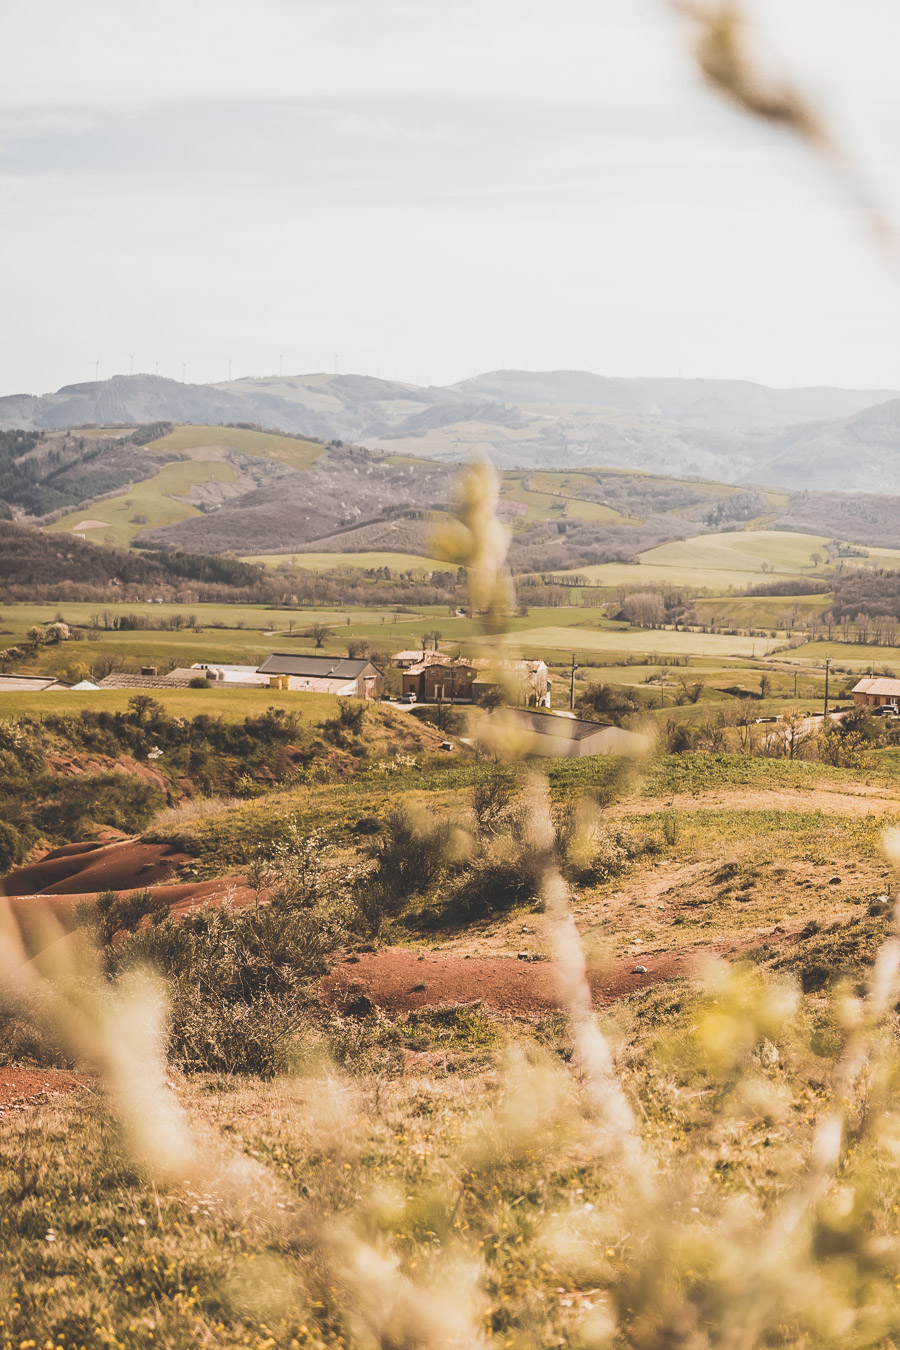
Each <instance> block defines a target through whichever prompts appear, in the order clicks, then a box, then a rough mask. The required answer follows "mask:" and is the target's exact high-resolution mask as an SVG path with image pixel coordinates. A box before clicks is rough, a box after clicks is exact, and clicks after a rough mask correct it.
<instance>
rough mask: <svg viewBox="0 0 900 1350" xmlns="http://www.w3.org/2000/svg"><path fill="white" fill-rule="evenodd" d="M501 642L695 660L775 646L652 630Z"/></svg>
mask: <svg viewBox="0 0 900 1350" xmlns="http://www.w3.org/2000/svg"><path fill="white" fill-rule="evenodd" d="M505 641H506V642H507V643H508V644H510V645H514V646H515V645H521V646H523V647H526V646H527V648H528V651H529V652H531V651H532V650H534V651H540V652H541V653H544V652H546V651H556V652H573V653H576V654H577V653H578V652H583V653H584V654H585V655H586V656H587V655H591V656H593V655H599V654H601V653H606V652H609V653H611V654H612V655H619V656H623V655H626V654H631V655H638V654H640V653H647V654H652V653H654V652H659V653H660V655H667V656H675V655H679V656H681V655H697V656H718V657H726V656H743V657H747V656H751V657H752V656H764V655H765V654H766V652H768V651H770V650H771V648H772V647H775V646H777V645H778V644H777V643H776V642H774V641H773V640H772V639H771V638H749V637H729V636H727V635H725V634H723V633H686V632H680V631H678V632H673V631H672V630H671V629H666V628H662V629H656V628H636V629H634V628H622V629H618V628H601V629H590V628H587V629H585V628H566V627H559V628H550V627H544V628H531V629H528V630H526V631H525V632H519V633H513V634H509V635H508V636H507V638H506V639H505Z"/></svg>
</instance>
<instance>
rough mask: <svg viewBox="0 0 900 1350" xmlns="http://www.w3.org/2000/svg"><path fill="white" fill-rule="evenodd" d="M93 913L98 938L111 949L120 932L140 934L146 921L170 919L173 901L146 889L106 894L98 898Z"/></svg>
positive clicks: (152, 922) (107, 892)
mask: <svg viewBox="0 0 900 1350" xmlns="http://www.w3.org/2000/svg"><path fill="white" fill-rule="evenodd" d="M93 912H94V916H95V917H94V922H95V925H96V928H97V936H98V938H99V940H100V941H101V942H102V943H103V944H104V946H109V945H110V944H111V943H112V941H113V938H114V937H115V936H116V934H117V933H135V932H137V930H138V928H140V927H141V926H142V924H143V920H144V919H147V920H149V923H150V924H151V925H152V924H158V923H162V921H163V919H167V918H168V916H169V902H168V900H165V899H163V898H162V897H161V896H153V895H151V894H150V891H149V890H146V889H145V890H141V891H133V892H132V893H131V894H130V895H128V894H126V893H124V892H120V891H104V892H103V893H102V894H101V895H98V896H97V900H96V903H95V905H94V911H93Z"/></svg>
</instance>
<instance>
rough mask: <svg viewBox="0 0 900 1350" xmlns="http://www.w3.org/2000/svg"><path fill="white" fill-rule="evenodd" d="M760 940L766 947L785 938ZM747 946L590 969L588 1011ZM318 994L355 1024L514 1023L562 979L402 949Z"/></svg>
mask: <svg viewBox="0 0 900 1350" xmlns="http://www.w3.org/2000/svg"><path fill="white" fill-rule="evenodd" d="M766 936H767V937H768V938H769V939H770V940H771V939H772V938H774V937H782V936H783V937H787V936H789V935H788V934H783V933H777V934H775V933H768V934H766ZM752 941H753V942H758V941H760V937H756V936H755V937H754V938H753V939H752ZM748 945H750V943H749V940H748V939H743V940H741V939H735V940H722V941H718V942H712V943H709V944H708V945H705V946H702V947H691V948H683V949H682V950H681V951H679V952H671V951H670V952H659V951H658V952H648V953H646V954H642V955H641V956H640V957H634V956H629V957H626V958H624V959H620V960H617V961H612V962H610V963H609V964H608V965H604V966H593V967H590V968H589V970H588V981H589V983H590V986H591V992H592V994H593V998H594V1003H595V1005H597V1006H601V1007H602V1006H604V1005H605V1004H608V1003H614V1002H616V1000H617V999H620V998H624V997H625V996H626V995H628V994H633V993H634V992H635V991H636V990H638V989H646V988H648V987H649V986H650V985H655V984H662V983H664V982H665V981H667V980H672V979H676V978H678V977H679V976H683V975H691V974H693V973H695V972H696V971H697V969H698V968H699V967H700V966H701V965H702V964H703V962H704V960H706V959H708V958H709V957H711V956H723V955H728V954H729V953H731V952H735V951H738V950H740V949H741V948H742V947H746V946H748ZM319 993H320V996H321V998H322V1001H323V1003H325V1004H327V1005H328V1006H330V1007H333V1008H337V1009H339V1010H341V1011H342V1012H345V1013H349V1014H351V1015H357V1016H364V1015H365V1014H367V1013H369V1012H370V1011H371V1010H372V1007H373V1006H374V1007H378V1008H381V1009H383V1010H384V1011H385V1012H388V1013H391V1014H392V1015H394V1016H397V1015H402V1014H404V1013H410V1012H415V1011H416V1010H417V1009H420V1008H435V1007H440V1006H443V1005H446V1004H453V1003H482V1004H484V1005H485V1006H486V1007H488V1008H493V1009H494V1011H495V1012H501V1013H507V1014H509V1015H512V1016H519V1017H539V1016H541V1015H542V1014H546V1013H552V1012H558V1011H559V1009H560V1008H561V1007H562V989H561V986H560V972H559V969H558V967H557V966H556V965H555V963H554V962H552V961H532V960H528V961H521V960H518V959H516V958H515V957H485V956H473V957H467V956H446V955H444V954H443V953H440V952H419V953H416V952H414V951H410V950H409V949H408V948H403V947H388V948H386V949H385V950H384V951H380V952H364V953H362V954H361V955H359V956H355V957H350V958H348V959H347V960H344V961H341V962H340V963H339V964H338V965H336V966H335V967H334V968H333V969H332V970H331V971H329V973H328V974H327V975H325V976H324V977H323V979H322V980H321V981H320V983H319Z"/></svg>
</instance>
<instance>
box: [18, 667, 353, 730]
mask: <svg viewBox="0 0 900 1350" xmlns="http://www.w3.org/2000/svg"><path fill="white" fill-rule="evenodd" d="M198 673H199V672H198ZM144 692H146V693H148V694H149V695H150V697H151V698H153V699H155V700H156V701H157V702H158V703H162V704H163V706H164V707H165V709H166V711H167V712H168V713H169V715H170V716H172V717H196V716H197V715H198V713H208V714H209V716H210V717H222V718H224V719H225V720H226V721H228V722H240V721H242V720H243V719H244V718H245V717H249V716H250V715H251V714H253V713H259V712H262V711H263V710H264V709H265V708H273V707H274V708H287V709H289V710H290V711H292V712H299V713H300V714H301V715H302V716H303V717H304V718H308V719H309V720H310V721H314V722H318V721H320V720H321V719H322V718H323V717H333V716H334V714H335V712H336V710H337V708H338V705H339V699H338V697H337V695H335V694H305V693H295V692H291V691H284V690H281V689H238V688H230V689H217V688H215V687H213V688H211V689H148V690H146V691H144V690H140V689H96V690H90V689H88V690H82V689H79V690H73V691H72V692H71V693H68V692H66V691H64V690H61V691H58V692H57V691H53V690H48V692H47V693H44V694H4V693H0V719H2V718H6V717H23V716H26V715H29V716H33V717H34V716H38V715H40V716H50V715H51V714H55V715H59V714H61V713H63V714H64V713H77V712H80V710H81V709H82V708H90V709H92V710H93V711H94V712H108V713H116V712H125V711H126V709H127V708H128V700H129V699H131V698H134V696H135V694H140V693H144Z"/></svg>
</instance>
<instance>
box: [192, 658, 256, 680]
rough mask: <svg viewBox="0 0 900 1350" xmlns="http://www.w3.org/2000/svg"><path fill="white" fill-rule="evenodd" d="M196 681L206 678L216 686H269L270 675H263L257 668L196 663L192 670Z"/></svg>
mask: <svg viewBox="0 0 900 1350" xmlns="http://www.w3.org/2000/svg"><path fill="white" fill-rule="evenodd" d="M190 674H191V675H192V676H193V678H194V679H197V677H198V676H201V677H202V676H205V677H206V678H207V679H208V680H212V681H213V682H214V683H215V684H237V685H257V686H259V685H267V684H268V683H269V677H268V675H261V674H260V672H259V670H258V668H257V667H256V666H234V665H226V664H222V663H220V662H216V664H215V665H213V664H212V663H211V662H207V661H195V662H194V664H193V665H192V666H191V668H190Z"/></svg>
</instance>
